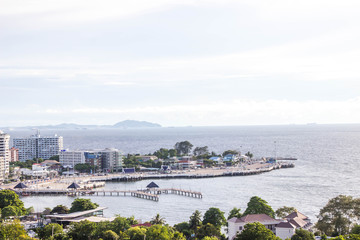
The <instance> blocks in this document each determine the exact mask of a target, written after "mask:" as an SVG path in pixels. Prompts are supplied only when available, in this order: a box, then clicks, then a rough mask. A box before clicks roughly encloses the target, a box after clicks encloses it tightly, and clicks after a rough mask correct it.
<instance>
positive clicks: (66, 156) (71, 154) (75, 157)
mask: <svg viewBox="0 0 360 240" xmlns="http://www.w3.org/2000/svg"><path fill="white" fill-rule="evenodd" d="M59 162H60V164H61V165H62V166H63V167H65V168H67V167H69V168H74V166H76V164H79V163H85V154H84V151H69V150H62V151H60V152H59Z"/></svg>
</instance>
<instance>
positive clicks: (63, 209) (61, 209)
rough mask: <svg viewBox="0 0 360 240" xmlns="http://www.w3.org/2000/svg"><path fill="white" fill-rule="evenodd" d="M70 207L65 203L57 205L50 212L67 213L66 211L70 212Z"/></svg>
mask: <svg viewBox="0 0 360 240" xmlns="http://www.w3.org/2000/svg"><path fill="white" fill-rule="evenodd" d="M69 211H70V210H69V208H68V207H66V206H64V205H57V206H56V207H54V208H53V209H52V210H51V212H50V214H54V213H57V214H66V213H69Z"/></svg>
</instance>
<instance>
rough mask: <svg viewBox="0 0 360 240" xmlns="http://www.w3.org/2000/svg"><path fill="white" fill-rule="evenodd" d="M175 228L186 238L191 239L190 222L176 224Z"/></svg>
mask: <svg viewBox="0 0 360 240" xmlns="http://www.w3.org/2000/svg"><path fill="white" fill-rule="evenodd" d="M174 228H175V229H176V230H177V231H179V232H181V233H183V234H184V235H185V236H186V238H189V237H190V235H191V232H190V224H189V223H188V222H181V223H178V224H175V225H174Z"/></svg>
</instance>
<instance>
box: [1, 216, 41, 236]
mask: <svg viewBox="0 0 360 240" xmlns="http://www.w3.org/2000/svg"><path fill="white" fill-rule="evenodd" d="M0 239H6V240H7V239H19V240H31V239H33V238H31V237H29V236H28V235H27V233H26V230H25V229H24V227H23V226H22V225H21V224H20V221H19V220H14V221H12V222H3V223H1V224H0ZM34 240H35V239H34Z"/></svg>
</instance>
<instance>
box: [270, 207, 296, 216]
mask: <svg viewBox="0 0 360 240" xmlns="http://www.w3.org/2000/svg"><path fill="white" fill-rule="evenodd" d="M296 211H297V210H296V208H294V207H287V206H283V207H281V208H278V210H276V211H275V215H276V216H277V217H279V218H284V217H286V216H287V215H289V214H290V213H292V212H296Z"/></svg>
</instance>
